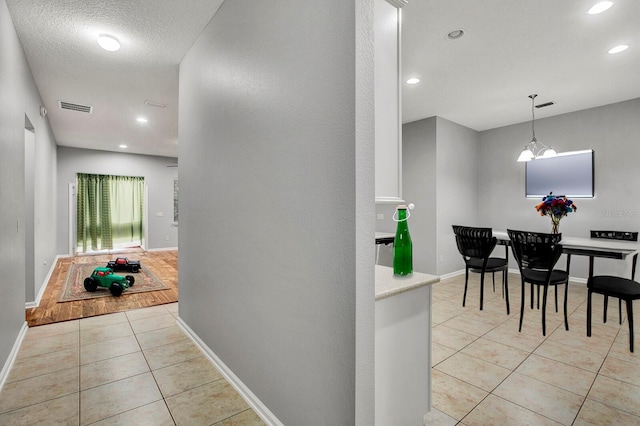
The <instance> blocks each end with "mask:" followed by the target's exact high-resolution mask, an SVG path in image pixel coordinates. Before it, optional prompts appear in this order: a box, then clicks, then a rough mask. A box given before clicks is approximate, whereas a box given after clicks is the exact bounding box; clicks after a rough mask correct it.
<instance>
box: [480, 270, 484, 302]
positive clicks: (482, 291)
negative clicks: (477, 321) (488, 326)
mask: <svg viewBox="0 0 640 426" xmlns="http://www.w3.org/2000/svg"><path fill="white" fill-rule="evenodd" d="M483 299H484V271H482V274H480V310H482V302H483Z"/></svg>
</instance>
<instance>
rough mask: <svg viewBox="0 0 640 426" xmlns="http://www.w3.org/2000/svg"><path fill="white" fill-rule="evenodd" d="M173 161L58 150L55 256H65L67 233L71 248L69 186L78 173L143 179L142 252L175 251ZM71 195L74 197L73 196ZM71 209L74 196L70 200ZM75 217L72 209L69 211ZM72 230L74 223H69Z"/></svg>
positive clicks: (72, 231)
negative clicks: (145, 218)
mask: <svg viewBox="0 0 640 426" xmlns="http://www.w3.org/2000/svg"><path fill="white" fill-rule="evenodd" d="M176 163H177V159H175V158H170V157H157V156H151V155H140V154H127V153H120V152H108V151H97V150H91V149H80V148H70V147H63V146H61V147H58V186H57V189H56V192H57V196H58V223H57V247H58V253H60V254H68V253H69V232H71V233H72V237H73V240H72V241H73V246H74V248H75V232H76V231H75V228H72V229H69V197H70V194H69V189H68V188H69V184H70V183H73V184H74V185H75V182H76V175H77V174H78V173H94V174H109V175H120V176H143V177H144V182H145V185H146V186H147V188H148V199H147V200H145V202H146V205H147V213H148V230H147V242H146V249H147V250H152V249H162V248H175V247H178V226H177V225H176V224H174V223H173V181H174V179H178V168H177V167H167V166H168V165H175V164H176ZM74 194H75V193H74ZM72 202H73V205H74V206H75V195H73V196H72ZM72 214H73V215H75V208H74V209H73V210H72ZM72 223H73V226H74V227H75V219H74V221H73V222H72Z"/></svg>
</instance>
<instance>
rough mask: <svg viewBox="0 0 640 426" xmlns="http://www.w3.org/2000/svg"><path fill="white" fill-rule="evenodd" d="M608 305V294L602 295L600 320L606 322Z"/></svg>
mask: <svg viewBox="0 0 640 426" xmlns="http://www.w3.org/2000/svg"><path fill="white" fill-rule="evenodd" d="M608 306H609V296H605V297H604V308H603V309H602V322H607V307H608Z"/></svg>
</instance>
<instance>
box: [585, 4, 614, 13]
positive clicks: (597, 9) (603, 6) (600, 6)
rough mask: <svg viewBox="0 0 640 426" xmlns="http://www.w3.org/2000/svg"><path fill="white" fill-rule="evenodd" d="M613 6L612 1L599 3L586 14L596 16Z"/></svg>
mask: <svg viewBox="0 0 640 426" xmlns="http://www.w3.org/2000/svg"><path fill="white" fill-rule="evenodd" d="M611 6H613V2H612V1H601V2H600V3H597V4H595V5H594V6H593V7H592V8H591V9H589V11H588V12H587V13H588V14H589V15H597V14H598V13H602V12H604V11H605V10H607V9H609V8H610V7H611Z"/></svg>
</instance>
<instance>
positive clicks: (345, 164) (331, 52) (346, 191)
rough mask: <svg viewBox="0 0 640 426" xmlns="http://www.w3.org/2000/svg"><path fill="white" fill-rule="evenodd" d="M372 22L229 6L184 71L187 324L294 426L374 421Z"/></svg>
mask: <svg viewBox="0 0 640 426" xmlns="http://www.w3.org/2000/svg"><path fill="white" fill-rule="evenodd" d="M356 5H357V7H358V16H357V17H356V10H355V8H356ZM363 20H364V22H363ZM356 22H358V24H357V27H356ZM371 25H372V15H371V11H370V7H369V5H368V2H364V1H362V2H357V3H354V2H352V3H348V2H346V3H345V2H342V1H337V0H322V1H319V0H315V1H305V2H285V1H273V2H269V3H264V2H254V1H250V0H236V1H232V2H224V3H223V4H222V6H221V8H220V9H219V10H218V12H217V14H216V15H215V16H214V18H213V19H212V21H211V22H210V23H209V25H208V26H207V27H206V28H205V30H204V31H203V33H202V34H201V36H200V38H199V39H198V40H197V41H196V43H195V44H194V45H193V47H192V48H191V50H190V51H189V52H188V54H187V55H186V56H185V58H184V59H183V61H182V63H181V66H180V116H179V139H180V153H179V156H180V179H181V200H180V201H181V215H182V221H181V229H180V232H181V238H180V265H179V280H180V319H181V320H182V321H184V322H185V323H186V324H187V325H188V326H189V328H191V330H193V331H194V332H195V333H196V334H197V336H198V337H199V338H200V339H201V340H202V341H203V342H204V343H205V344H206V345H207V346H208V347H209V348H210V349H211V350H212V351H213V352H215V354H216V355H217V356H218V357H219V358H220V359H221V360H222V361H223V362H224V363H225V364H226V365H227V367H229V368H230V369H231V370H232V371H233V372H234V374H235V375H236V376H237V377H238V378H239V379H240V380H241V381H242V382H243V383H244V384H245V385H246V386H248V387H249V389H250V390H251V391H252V392H253V393H254V394H255V395H256V396H257V397H258V398H259V399H260V401H262V403H264V404H265V405H266V406H267V407H268V408H269V409H270V410H271V412H272V413H274V414H275V416H276V417H277V418H278V419H279V420H280V421H281V422H283V423H284V424H287V425H316V424H318V425H319V424H330V425H347V424H354V423H355V422H356V421H358V424H373V422H372V418H371V415H372V413H373V381H372V379H373V370H372V366H373V327H374V324H373V315H372V314H373V304H374V286H373V269H374V268H373V264H374V256H373V255H374V250H373V244H372V239H373V232H374V175H373V164H374V155H373V109H372V105H373V93H372V88H373V80H372V73H371V70H372V60H373V52H372V49H371V47H372V45H371V40H372V38H371V36H372V33H371ZM356 37H358V43H361V44H358V46H356ZM356 47H357V48H356ZM356 52H358V58H357V61H356ZM356 67H358V69H357V70H356ZM356 71H358V75H359V76H363V77H364V80H363V81H358V82H357V84H359V85H360V84H363V85H364V86H363V88H361V89H356V78H355V76H356ZM361 93H364V94H365V96H364V97H360V94H361ZM356 99H357V101H356ZM356 102H358V105H359V106H358V108H356ZM360 108H362V109H360ZM363 111H364V112H363ZM356 117H357V120H356ZM356 121H357V122H358V127H357V129H358V133H357V134H356ZM360 125H362V126H360ZM356 214H357V220H356ZM363 265H366V267H363ZM358 306H361V307H362V310H359V307H358ZM363 312H364V313H365V315H364V318H363V317H361V316H360V314H361V313H363ZM356 329H357V330H358V332H357V333H356ZM356 334H358V349H356V340H357V338H356ZM362 336H365V338H364V339H361V337H362ZM363 340H364V341H363ZM356 353H357V354H358V355H356ZM356 356H357V357H358V358H357V359H356ZM361 362H362V364H363V365H364V366H368V367H366V368H370V369H371V370H370V371H371V374H369V378H368V379H367V378H366V377H365V376H366V374H360V375H359V376H356V369H357V368H359V365H360V363H361ZM358 380H364V381H369V384H368V387H369V389H365V386H363V387H362V388H361V389H360V390H357V388H358V386H359V385H358ZM359 392H362V393H363V394H367V397H366V398H364V400H361V399H359V404H361V405H360V406H359V407H358V412H359V413H360V415H361V417H357V420H356V414H355V413H356V405H357V404H356V398H359V397H357V396H356V394H357V393H358V394H359ZM367 414H368V416H369V418H368V419H367V418H366V415H367Z"/></svg>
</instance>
